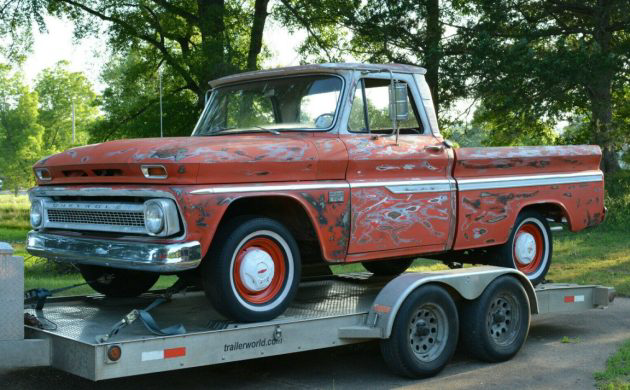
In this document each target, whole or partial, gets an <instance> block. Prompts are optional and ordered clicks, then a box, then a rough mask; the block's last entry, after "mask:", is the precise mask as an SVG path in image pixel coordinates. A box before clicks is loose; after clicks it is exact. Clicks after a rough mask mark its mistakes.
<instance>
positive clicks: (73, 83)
mask: <svg viewBox="0 0 630 390" xmlns="http://www.w3.org/2000/svg"><path fill="white" fill-rule="evenodd" d="M67 66H68V62H66V61H61V62H59V63H57V65H56V66H55V67H54V68H50V69H44V70H43V71H42V72H41V73H40V74H39V75H38V77H37V80H36V84H35V91H36V92H37V94H38V98H39V118H38V123H39V124H40V125H42V127H43V128H44V144H43V149H44V152H45V153H46V154H53V153H57V152H60V151H63V150H65V149H67V148H69V147H72V146H75V145H85V144H86V143H87V142H88V139H89V133H88V130H89V129H90V128H91V127H92V126H93V125H94V123H95V122H96V120H97V119H98V117H99V110H98V105H99V100H98V97H97V95H96V93H94V91H93V90H92V86H91V84H90V82H89V81H88V80H87V78H86V77H85V75H84V74H82V73H80V72H70V71H68V70H67V69H66V67H67ZM73 103H74V111H75V127H76V136H75V141H74V143H73V140H72V105H73Z"/></svg>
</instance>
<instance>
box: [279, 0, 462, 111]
mask: <svg viewBox="0 0 630 390" xmlns="http://www.w3.org/2000/svg"><path fill="white" fill-rule="evenodd" d="M452 3H453V2H452V1H437V0H422V1H417V0H402V1H357V0H323V1H317V2H313V1H308V0H283V1H281V4H279V5H277V6H276V7H275V8H274V15H275V16H276V18H278V19H279V20H280V21H281V22H282V23H283V25H285V26H287V27H288V28H289V29H297V28H300V27H301V28H305V29H306V30H307V32H308V33H309V34H308V38H307V39H306V40H305V41H304V42H303V44H302V46H301V47H300V54H302V56H303V58H304V60H305V61H306V62H323V61H327V62H336V61H341V60H345V59H347V58H348V55H350V56H352V57H353V58H355V59H358V60H360V61H363V62H371V63H388V62H397V63H403V64H415V65H422V66H425V67H426V68H427V75H426V78H427V82H428V84H429V86H430V88H431V93H432V95H433V99H434V103H435V106H436V111H437V112H438V114H440V115H441V114H443V111H446V109H448V108H449V107H450V106H451V105H452V104H453V103H454V102H455V101H456V100H457V99H459V98H463V97H467V96H469V94H470V92H471V90H470V88H468V87H467V86H466V81H467V79H468V78H469V77H470V73H468V72H469V68H468V65H467V61H466V58H465V57H464V54H465V53H464V52H463V51H462V47H461V44H460V43H459V42H456V41H455V40H454V39H453V34H451V33H450V32H447V29H446V28H445V26H450V25H453V24H455V23H457V22H458V21H459V20H460V16H459V14H457V13H456V12H455V10H454V8H453V7H452Z"/></svg>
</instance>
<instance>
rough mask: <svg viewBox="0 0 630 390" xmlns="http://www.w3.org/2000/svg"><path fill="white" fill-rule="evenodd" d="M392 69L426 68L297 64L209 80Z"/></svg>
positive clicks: (222, 81)
mask: <svg viewBox="0 0 630 390" xmlns="http://www.w3.org/2000/svg"><path fill="white" fill-rule="evenodd" d="M350 70H358V71H369V72H374V71H381V70H384V71H390V70H391V71H392V72H395V73H418V74H425V73H426V69H424V68H421V67H419V66H413V65H404V64H361V63H326V64H311V65H299V66H287V67H283V68H275V69H266V70H256V71H253V72H244V73H237V74H233V75H230V76H225V77H221V78H219V79H216V80H212V81H210V86H211V87H212V88H216V87H219V86H222V85H225V84H232V83H238V82H242V81H248V80H256V79H264V78H269V77H278V76H291V75H298V74H305V73H339V72H341V71H350Z"/></svg>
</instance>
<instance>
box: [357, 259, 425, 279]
mask: <svg viewBox="0 0 630 390" xmlns="http://www.w3.org/2000/svg"><path fill="white" fill-rule="evenodd" d="M411 263H413V259H402V260H380V261H364V262H362V263H361V264H362V265H363V268H365V269H366V270H368V271H370V272H371V273H373V274H374V275H378V276H395V275H400V274H402V273H403V272H405V271H406V270H407V268H409V266H410V265H411Z"/></svg>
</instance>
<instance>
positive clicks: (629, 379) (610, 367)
mask: <svg viewBox="0 0 630 390" xmlns="http://www.w3.org/2000/svg"><path fill="white" fill-rule="evenodd" d="M593 376H594V378H595V380H596V381H597V388H598V389H607V390H628V389H630V340H626V341H625V342H624V343H623V344H622V345H621V347H620V348H619V350H618V351H617V352H616V353H615V354H614V355H613V356H611V357H610V358H608V360H607V361H606V370H604V371H599V372H596V373H595V374H593Z"/></svg>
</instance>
